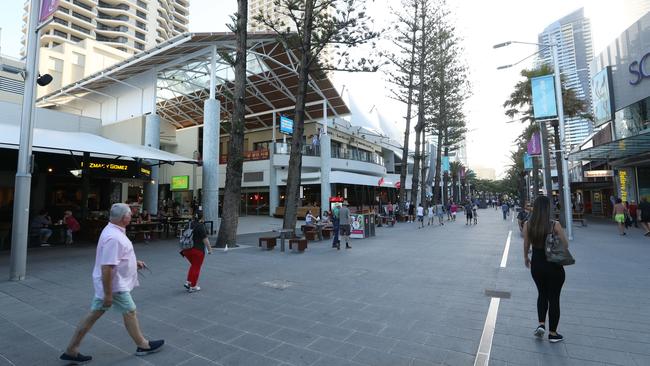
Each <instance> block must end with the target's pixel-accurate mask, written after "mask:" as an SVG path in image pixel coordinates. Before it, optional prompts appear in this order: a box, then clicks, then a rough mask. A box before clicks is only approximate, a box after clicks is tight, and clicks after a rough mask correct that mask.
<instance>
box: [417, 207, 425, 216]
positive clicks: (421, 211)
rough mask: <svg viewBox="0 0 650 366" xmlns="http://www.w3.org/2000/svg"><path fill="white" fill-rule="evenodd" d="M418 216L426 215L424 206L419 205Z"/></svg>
mask: <svg viewBox="0 0 650 366" xmlns="http://www.w3.org/2000/svg"><path fill="white" fill-rule="evenodd" d="M418 216H424V207H422V206H418Z"/></svg>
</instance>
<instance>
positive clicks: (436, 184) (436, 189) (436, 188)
mask: <svg viewBox="0 0 650 366" xmlns="http://www.w3.org/2000/svg"><path fill="white" fill-rule="evenodd" d="M441 163H442V133H441V132H440V130H438V144H437V145H436V172H435V175H434V177H433V199H434V201H435V202H439V203H443V204H444V203H445V201H444V199H442V198H441V194H440V169H441V167H440V164H441Z"/></svg>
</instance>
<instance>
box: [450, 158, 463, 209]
mask: <svg viewBox="0 0 650 366" xmlns="http://www.w3.org/2000/svg"><path fill="white" fill-rule="evenodd" d="M461 169H463V164H462V163H461V162H460V161H452V162H451V163H449V170H450V171H451V192H452V193H451V197H452V199H453V200H454V202H456V203H459V202H460V190H459V189H458V188H459V187H458V178H459V177H460V171H461Z"/></svg>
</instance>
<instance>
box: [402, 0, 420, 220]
mask: <svg viewBox="0 0 650 366" xmlns="http://www.w3.org/2000/svg"><path fill="white" fill-rule="evenodd" d="M414 5H415V16H414V17H413V19H417V17H418V2H417V1H416V2H414ZM416 35H417V27H413V35H412V36H411V63H410V65H411V69H410V70H409V85H408V98H407V100H406V124H405V126H404V146H403V147H402V166H401V168H402V169H400V174H399V183H400V187H399V204H400V207H404V206H405V204H406V175H407V174H408V156H409V135H410V133H411V113H412V108H413V78H414V77H415V75H414V74H415V53H416V44H415V43H416V42H417V37H416Z"/></svg>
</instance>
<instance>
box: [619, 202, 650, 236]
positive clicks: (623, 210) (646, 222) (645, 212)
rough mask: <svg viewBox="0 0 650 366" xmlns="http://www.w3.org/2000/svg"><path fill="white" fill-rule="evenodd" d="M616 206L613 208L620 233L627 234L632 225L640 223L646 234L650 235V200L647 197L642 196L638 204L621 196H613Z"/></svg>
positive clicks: (636, 225)
mask: <svg viewBox="0 0 650 366" xmlns="http://www.w3.org/2000/svg"><path fill="white" fill-rule="evenodd" d="M611 199H612V203H613V204H614V207H613V209H612V211H613V216H614V221H615V222H616V226H617V229H618V233H619V235H622V236H625V235H627V232H626V230H627V229H628V228H630V227H632V225H634V226H635V227H638V226H639V225H640V226H641V228H642V229H643V230H644V234H643V235H645V236H650V202H648V199H647V198H646V197H642V198H641V202H640V203H639V205H638V206H637V205H636V203H635V202H631V203H628V202H627V201H626V202H623V200H621V199H620V198H614V197H611Z"/></svg>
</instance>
